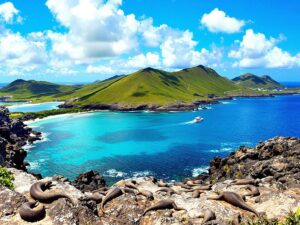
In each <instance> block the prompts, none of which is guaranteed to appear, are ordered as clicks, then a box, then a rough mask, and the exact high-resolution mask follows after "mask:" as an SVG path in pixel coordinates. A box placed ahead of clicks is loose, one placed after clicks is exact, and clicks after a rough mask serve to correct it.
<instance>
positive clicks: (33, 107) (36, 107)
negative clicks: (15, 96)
mask: <svg viewBox="0 0 300 225" xmlns="http://www.w3.org/2000/svg"><path fill="white" fill-rule="evenodd" d="M60 104H62V102H45V103H38V104H37V103H36V104H31V103H20V102H0V105H10V106H8V107H7V108H8V109H9V111H10V112H24V113H26V112H39V111H44V110H51V109H57V107H58V106H59V105H60Z"/></svg>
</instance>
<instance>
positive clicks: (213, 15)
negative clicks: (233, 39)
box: [200, 8, 245, 34]
mask: <svg viewBox="0 0 300 225" xmlns="http://www.w3.org/2000/svg"><path fill="white" fill-rule="evenodd" d="M200 22H201V24H202V25H203V26H204V27H207V29H208V30H209V31H210V32H214V33H218V32H222V33H228V34H231V33H236V32H239V31H240V30H241V28H242V27H243V26H244V25H245V21H243V20H239V19H236V18H234V17H230V16H228V15H226V13H225V12H224V11H222V10H219V9H218V8H215V9H214V10H212V11H211V12H210V13H206V14H204V15H203V16H202V18H201V21H200Z"/></svg>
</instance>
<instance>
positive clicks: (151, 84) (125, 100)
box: [72, 66, 240, 105]
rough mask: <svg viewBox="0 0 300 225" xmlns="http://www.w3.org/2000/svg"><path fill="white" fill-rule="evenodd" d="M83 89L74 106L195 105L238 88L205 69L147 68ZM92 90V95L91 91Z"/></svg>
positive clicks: (210, 70)
mask: <svg viewBox="0 0 300 225" xmlns="http://www.w3.org/2000/svg"><path fill="white" fill-rule="evenodd" d="M90 87H92V89H90V88H89V89H87V87H83V88H82V89H79V90H78V91H76V92H74V93H73V94H72V95H73V96H74V97H75V95H76V94H79V93H80V94H83V91H82V90H85V91H89V93H88V92H86V95H83V96H81V97H79V96H80V95H79V96H78V97H77V98H76V100H75V101H73V102H72V103H73V104H78V105H87V104H97V103H98V104H113V103H118V104H124V105H126V104H132V105H138V104H159V105H166V104H169V103H172V102H176V101H183V102H192V101H194V100H200V99H207V98H208V96H209V95H210V94H213V95H218V96H224V95H225V92H226V91H231V90H238V89H240V87H239V86H237V85H235V84H234V83H233V82H232V81H230V80H228V79H226V78H224V77H221V76H220V75H219V74H217V73H216V72H215V71H214V70H212V69H209V68H207V67H204V66H199V67H194V68H191V69H185V70H181V71H178V72H174V73H170V72H166V71H163V70H157V69H153V68H146V69H143V70H140V71H138V72H136V73H133V74H130V75H128V76H125V77H121V78H119V77H118V78H116V79H112V80H108V81H104V82H101V83H98V84H92V85H91V86H90ZM92 91H93V92H92Z"/></svg>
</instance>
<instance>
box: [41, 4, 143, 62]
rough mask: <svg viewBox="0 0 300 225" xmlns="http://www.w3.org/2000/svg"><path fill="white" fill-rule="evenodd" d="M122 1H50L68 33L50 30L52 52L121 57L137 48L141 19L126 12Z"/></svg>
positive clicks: (73, 56)
mask: <svg viewBox="0 0 300 225" xmlns="http://www.w3.org/2000/svg"><path fill="white" fill-rule="evenodd" d="M121 4H122V1H121V0H108V1H106V2H104V1H96V0H84V1H83V0H48V1H47V2H46V5H47V6H48V8H49V9H50V11H51V12H52V13H53V15H54V17H55V19H56V20H57V21H58V22H59V23H60V24H61V25H62V26H64V27H66V28H67V30H68V31H67V32H66V33H55V32H52V31H51V32H49V38H50V39H51V41H52V43H53V51H54V52H55V53H57V54H58V55H63V56H65V57H69V58H71V59H75V60H89V59H97V58H104V57H112V56H118V55H121V54H123V53H127V52H130V51H131V50H133V49H135V48H137V45H138V42H137V38H136V33H137V31H138V26H139V22H138V21H137V20H136V18H135V16H134V15H133V14H130V15H125V14H124V12H123V11H122V10H121V9H120V5H121Z"/></svg>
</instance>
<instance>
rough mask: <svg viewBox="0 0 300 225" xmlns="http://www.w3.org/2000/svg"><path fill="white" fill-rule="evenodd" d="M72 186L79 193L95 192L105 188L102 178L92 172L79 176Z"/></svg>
mask: <svg viewBox="0 0 300 225" xmlns="http://www.w3.org/2000/svg"><path fill="white" fill-rule="evenodd" d="M72 184H73V185H74V186H75V187H76V188H77V189H79V190H81V191H95V190H98V189H100V188H102V187H105V186H106V182H105V180H104V178H103V177H102V176H101V175H100V174H99V173H98V172H96V171H93V170H90V171H88V172H86V173H83V174H80V175H79V176H78V177H76V179H75V181H74V182H72Z"/></svg>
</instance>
